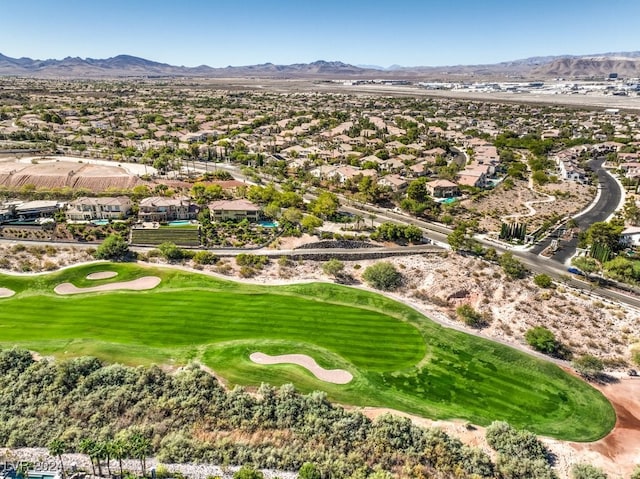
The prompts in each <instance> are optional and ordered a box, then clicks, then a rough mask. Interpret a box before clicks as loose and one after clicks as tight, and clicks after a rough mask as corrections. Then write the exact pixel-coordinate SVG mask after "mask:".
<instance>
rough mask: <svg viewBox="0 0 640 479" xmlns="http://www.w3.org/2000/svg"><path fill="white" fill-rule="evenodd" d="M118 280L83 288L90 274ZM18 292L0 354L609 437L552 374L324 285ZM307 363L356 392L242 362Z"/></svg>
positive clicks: (205, 281) (207, 281)
mask: <svg viewBox="0 0 640 479" xmlns="http://www.w3.org/2000/svg"><path fill="white" fill-rule="evenodd" d="M106 270H108V271H117V272H118V273H119V274H118V276H117V277H115V278H110V279H106V280H99V281H95V280H94V281H90V280H86V279H85V276H86V275H87V274H89V273H91V272H95V271H106ZM148 275H155V276H160V277H161V278H162V282H161V284H160V286H158V287H157V288H155V289H153V290H151V291H145V292H109V293H99V294H96V293H93V294H82V295H77V296H64V297H62V296H58V295H56V294H55V293H53V288H54V287H55V286H56V285H57V284H59V283H61V282H66V281H70V282H72V283H74V284H75V285H76V286H78V287H87V286H96V285H99V284H106V283H112V282H117V281H124V280H130V279H135V278H139V277H141V276H148ZM0 287H7V288H10V289H13V290H15V291H17V292H18V294H16V295H15V296H14V297H12V298H7V299H0V334H1V338H2V339H1V340H0V344H2V345H3V346H10V345H19V346H23V347H28V348H30V349H33V350H36V351H39V352H41V353H43V354H53V355H56V356H59V357H66V356H76V355H83V354H91V355H96V356H98V357H100V358H103V359H105V360H108V361H119V362H124V363H131V364H148V363H151V362H158V363H168V364H183V363H186V362H188V361H189V360H192V359H197V360H200V361H202V362H203V363H205V364H207V365H208V366H210V367H211V368H213V369H214V370H215V371H216V372H217V373H219V374H220V375H221V376H223V377H224V378H225V379H226V380H227V381H229V382H230V383H232V384H245V385H259V384H260V383H261V382H270V383H273V384H276V385H277V384H282V383H286V382H293V383H294V384H295V385H296V386H297V387H298V388H299V389H300V390H303V391H311V390H314V389H323V390H325V391H327V393H328V394H329V396H330V398H332V399H334V400H338V401H341V402H344V403H349V404H354V405H368V406H384V407H391V408H395V409H400V410H404V411H407V412H411V413H416V414H422V415H425V416H428V417H432V418H461V419H467V420H469V421H471V422H473V423H476V424H481V425H485V424H488V423H490V422H491V421H493V420H496V419H501V420H505V421H508V422H510V423H511V424H513V425H514V426H517V427H526V428H527V429H530V430H532V431H535V432H538V433H541V434H546V435H550V436H555V437H558V438H565V439H572V440H579V441H585V440H593V439H597V438H599V437H602V436H603V435H604V434H606V433H607V432H608V431H609V430H610V429H611V428H612V427H613V424H614V421H615V415H614V413H613V409H612V407H611V405H610V404H609V403H608V402H607V401H606V400H605V399H604V397H603V396H602V395H601V394H600V393H599V392H598V391H596V390H595V389H593V388H591V387H590V386H589V385H587V384H586V383H584V382H582V381H581V380H579V379H577V378H575V377H573V376H570V375H568V374H566V373H565V372H564V371H562V370H561V369H559V368H558V367H556V366H554V365H552V364H550V363H548V362H544V361H540V360H537V359H535V358H532V357H530V356H528V355H525V354H522V353H520V352H518V351H516V350H514V349H511V348H507V347H505V346H502V345H499V344H496V343H492V342H490V341H486V340H482V339H479V338H476V337H473V336H470V335H466V334H463V333H459V332H456V331H453V330H449V329H446V328H443V327H441V326H439V325H437V324H435V323H433V322H432V321H430V320H428V319H427V318H425V317H424V316H422V315H421V314H419V313H417V312H416V311H414V310H412V309H411V308H409V307H407V306H405V305H402V304H400V303H398V302H395V301H392V300H389V299H387V298H385V297H383V296H380V295H377V294H373V293H369V292H366V291H362V290H358V289H353V288H346V287H342V286H337V285H332V284H321V283H310V284H299V285H292V286H280V287H266V286H258V285H247V284H240V283H235V282H230V281H223V280H219V279H216V278H211V277H208V276H205V275H200V274H191V273H186V272H183V271H178V270H173V269H159V268H142V267H139V266H136V265H131V264H95V265H88V266H83V267H78V268H73V269H69V270H64V271H61V272H58V273H53V274H49V275H44V276H34V277H28V278H27V277H13V276H4V275H0ZM254 351H262V352H265V353H268V354H282V353H305V354H309V355H310V356H312V357H313V358H314V359H316V361H317V362H318V363H319V364H320V365H321V366H323V367H325V368H343V369H347V370H348V371H350V372H351V373H352V374H353V376H354V380H353V381H352V382H351V383H349V384H347V385H340V386H339V385H333V384H329V383H324V382H321V381H319V380H317V379H316V378H315V377H314V376H312V375H311V373H309V372H308V371H306V370H305V369H303V368H301V367H298V366H294V365H275V366H261V365H257V364H254V363H252V362H251V361H250V360H249V354H250V353H251V352H254Z"/></svg>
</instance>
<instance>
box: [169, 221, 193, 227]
mask: <svg viewBox="0 0 640 479" xmlns="http://www.w3.org/2000/svg"><path fill="white" fill-rule="evenodd" d="M191 224H192V223H191V221H190V220H174V221H169V222H168V223H167V226H190V225H191Z"/></svg>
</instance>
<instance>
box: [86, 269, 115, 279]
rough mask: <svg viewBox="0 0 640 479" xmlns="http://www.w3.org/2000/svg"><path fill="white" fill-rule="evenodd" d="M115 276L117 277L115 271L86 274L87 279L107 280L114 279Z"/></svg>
mask: <svg viewBox="0 0 640 479" xmlns="http://www.w3.org/2000/svg"><path fill="white" fill-rule="evenodd" d="M116 276H118V273H116V272H115V271H96V272H95V273H91V274H88V275H87V279H92V280H93V279H95V280H97V279H109V278H115V277H116Z"/></svg>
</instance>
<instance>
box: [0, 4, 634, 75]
mask: <svg viewBox="0 0 640 479" xmlns="http://www.w3.org/2000/svg"><path fill="white" fill-rule="evenodd" d="M638 14H640V2H632V1H627V0H612V1H611V2H608V4H607V5H606V6H605V5H604V4H602V2H596V1H594V0H587V1H578V0H566V1H563V2H552V1H551V0H540V1H536V2H532V1H523V2H518V3H515V2H513V3H512V2H505V1H500V0H488V1H486V2H472V1H470V0H461V1H459V2H457V3H456V4H447V5H445V4H442V3H440V2H418V1H404V2H401V3H400V4H398V3H396V4H393V5H392V4H390V3H389V2H380V1H375V0H374V1H369V2H364V1H362V0H354V1H351V2H338V1H336V0H326V1H324V2H322V3H321V4H319V3H318V4H315V3H310V4H303V5H300V4H298V3H296V2H293V1H290V0H275V1H258V0H247V1H245V2H243V3H242V5H234V4H228V3H224V4H217V3H214V2H208V1H206V0H186V1H185V2H182V3H180V4H179V5H178V4H164V3H157V2H152V1H151V0H139V1H136V2H131V1H125V0H112V1H111V2H108V3H106V2H105V3H100V4H98V3H96V4H94V3H92V2H83V1H79V0H67V1H65V2H54V1H52V0H24V1H22V2H9V3H8V4H7V5H3V15H2V18H1V19H0V26H1V27H2V28H0V52H1V53H3V54H4V55H7V56H10V57H16V58H19V57H29V58H34V59H39V60H46V59H62V58H65V57H68V56H71V57H81V58H96V59H97V58H108V57H114V56H117V55H120V54H126V55H132V56H136V57H141V58H145V59H148V60H153V61H156V62H160V63H168V64H171V65H184V66H191V67H193V66H199V65H209V66H211V67H226V66H229V65H233V66H241V65H255V64H262V63H274V64H281V65H287V64H293V63H310V62H313V61H317V60H326V61H342V62H345V63H349V64H352V65H375V66H380V67H389V66H391V65H402V66H445V65H473V64H490V63H499V62H504V61H513V60H518V59H523V58H529V57H535V56H555V55H565V54H566V55H585V54H598V53H606V52H624V51H634V50H637V49H638V48H639V47H638V45H640V33H639V32H638V30H637V28H636V25H635V24H636V18H638Z"/></svg>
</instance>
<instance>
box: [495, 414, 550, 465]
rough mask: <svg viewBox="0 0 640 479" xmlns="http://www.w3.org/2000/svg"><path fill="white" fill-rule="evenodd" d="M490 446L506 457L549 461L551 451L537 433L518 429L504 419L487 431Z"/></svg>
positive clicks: (496, 422)
mask: <svg viewBox="0 0 640 479" xmlns="http://www.w3.org/2000/svg"><path fill="white" fill-rule="evenodd" d="M486 439H487V443H488V444H489V446H491V447H492V448H493V449H495V450H496V451H497V452H498V453H500V454H502V455H504V456H505V457H512V458H518V459H529V460H534V461H535V460H540V459H541V460H544V461H545V462H548V458H549V451H547V448H546V447H545V446H544V444H542V442H540V440H538V438H537V437H536V435H535V434H533V433H532V432H529V431H525V430H518V429H515V428H514V427H512V426H511V425H509V424H508V423H506V422H504V421H494V422H492V423H491V425H490V426H489V427H487V431H486Z"/></svg>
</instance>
